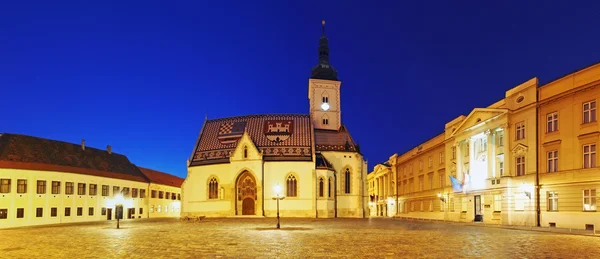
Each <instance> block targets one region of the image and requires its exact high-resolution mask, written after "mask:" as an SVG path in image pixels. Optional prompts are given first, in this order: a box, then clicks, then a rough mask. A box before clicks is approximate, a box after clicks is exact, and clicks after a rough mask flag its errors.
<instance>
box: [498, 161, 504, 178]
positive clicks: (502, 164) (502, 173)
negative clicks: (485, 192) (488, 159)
mask: <svg viewBox="0 0 600 259" xmlns="http://www.w3.org/2000/svg"><path fill="white" fill-rule="evenodd" d="M498 166H499V167H500V176H504V162H502V161H501V162H500V163H499V165H498Z"/></svg>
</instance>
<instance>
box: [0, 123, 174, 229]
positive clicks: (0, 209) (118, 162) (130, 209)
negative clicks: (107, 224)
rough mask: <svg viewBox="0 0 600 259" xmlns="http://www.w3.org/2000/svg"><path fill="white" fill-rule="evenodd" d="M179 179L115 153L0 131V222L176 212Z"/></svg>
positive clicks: (12, 224)
mask: <svg viewBox="0 0 600 259" xmlns="http://www.w3.org/2000/svg"><path fill="white" fill-rule="evenodd" d="M182 183H183V179H182V178H179V177H176V176H173V175H169V174H166V173H162V172H158V171H154V170H151V169H146V168H141V167H137V166H136V165H134V164H133V163H131V162H130V161H129V159H128V158H127V157H126V156H124V155H121V154H116V153H114V152H112V150H111V147H110V146H107V149H106V150H100V149H96V148H90V147H86V146H85V141H82V142H81V145H78V144H72V143H67V142H62V141H56V140H49V139H43V138H38V137H32V136H26V135H18V134H0V228H7V227H19V226H28V225H43V224H58V223H67V222H83V221H100V220H115V219H116V216H117V213H116V206H117V205H122V207H123V214H122V218H123V219H139V218H155V217H178V216H179V213H180V200H181V184H182Z"/></svg>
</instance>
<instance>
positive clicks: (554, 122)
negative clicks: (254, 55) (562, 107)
mask: <svg viewBox="0 0 600 259" xmlns="http://www.w3.org/2000/svg"><path fill="white" fill-rule="evenodd" d="M557 130H558V112H553V113H549V114H547V115H546V132H555V131H557Z"/></svg>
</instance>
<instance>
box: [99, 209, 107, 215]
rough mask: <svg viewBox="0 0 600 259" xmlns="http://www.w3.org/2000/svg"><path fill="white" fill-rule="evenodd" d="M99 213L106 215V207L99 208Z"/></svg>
mask: <svg viewBox="0 0 600 259" xmlns="http://www.w3.org/2000/svg"><path fill="white" fill-rule="evenodd" d="M100 215H102V216H106V208H102V209H101V210H100Z"/></svg>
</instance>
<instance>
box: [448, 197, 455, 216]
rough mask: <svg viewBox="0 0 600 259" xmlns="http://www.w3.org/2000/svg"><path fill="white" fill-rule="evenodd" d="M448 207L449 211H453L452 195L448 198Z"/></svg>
mask: <svg viewBox="0 0 600 259" xmlns="http://www.w3.org/2000/svg"><path fill="white" fill-rule="evenodd" d="M448 207H449V208H450V211H451V212H454V197H452V198H450V199H448Z"/></svg>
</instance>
